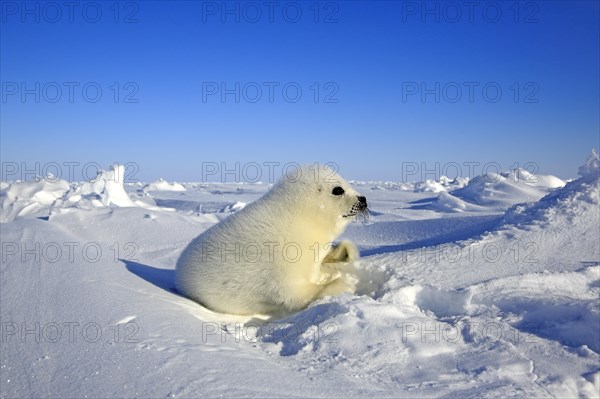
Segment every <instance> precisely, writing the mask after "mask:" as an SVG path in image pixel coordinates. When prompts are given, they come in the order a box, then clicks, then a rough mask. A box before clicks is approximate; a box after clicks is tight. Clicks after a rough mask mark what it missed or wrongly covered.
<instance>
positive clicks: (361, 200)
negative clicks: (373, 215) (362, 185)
mask: <svg viewBox="0 0 600 399" xmlns="http://www.w3.org/2000/svg"><path fill="white" fill-rule="evenodd" d="M357 198H358V202H360V204H361V205H362V207H363V209H364V208H366V207H367V199H366V198H365V197H363V196H362V195H359V196H357Z"/></svg>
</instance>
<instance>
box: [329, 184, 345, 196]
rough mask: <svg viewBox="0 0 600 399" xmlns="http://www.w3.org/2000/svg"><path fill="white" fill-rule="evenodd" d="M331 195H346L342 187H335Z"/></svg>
mask: <svg viewBox="0 0 600 399" xmlns="http://www.w3.org/2000/svg"><path fill="white" fill-rule="evenodd" d="M331 194H333V195H342V194H344V189H343V188H341V187H340V186H337V187H334V188H333V190H332V191H331Z"/></svg>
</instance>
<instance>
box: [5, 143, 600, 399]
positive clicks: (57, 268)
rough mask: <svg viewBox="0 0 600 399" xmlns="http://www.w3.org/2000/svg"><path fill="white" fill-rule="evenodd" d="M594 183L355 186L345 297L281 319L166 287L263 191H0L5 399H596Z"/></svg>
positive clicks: (234, 187) (35, 185)
mask: <svg viewBox="0 0 600 399" xmlns="http://www.w3.org/2000/svg"><path fill="white" fill-rule="evenodd" d="M599 169H600V162H599V160H598V155H597V154H596V153H595V152H593V153H592V154H591V155H590V157H589V158H588V159H587V161H586V162H585V163H584V165H583V166H582V167H581V168H580V169H579V174H580V178H579V179H577V180H573V181H570V182H569V183H566V184H565V183H564V182H563V181H561V180H560V179H558V178H555V177H552V176H538V175H533V174H530V173H528V172H527V171H524V170H516V171H512V172H509V173H503V174H496V175H487V176H480V177H475V178H474V179H472V180H471V181H469V182H468V184H467V182H466V181H460V182H457V181H451V180H450V179H438V180H439V181H436V182H431V181H429V182H422V183H393V182H352V183H353V185H355V186H356V187H357V188H358V190H359V191H361V192H362V193H363V194H364V195H366V196H367V198H368V200H369V204H370V208H371V209H372V216H371V218H370V220H369V221H368V222H366V223H354V224H352V225H351V226H350V227H349V228H348V229H347V230H346V232H345V233H344V235H343V236H342V237H341V238H348V239H352V240H353V241H355V242H356V244H357V245H358V246H359V248H360V250H361V254H362V258H361V260H360V263H359V265H358V274H359V277H360V282H359V285H358V291H357V293H356V294H354V295H350V294H345V295H342V296H339V297H335V298H324V299H321V300H319V301H317V302H315V303H313V304H311V305H310V306H309V307H308V308H306V309H304V310H302V311H300V312H298V313H295V314H293V315H291V316H288V317H286V318H284V319H279V320H275V319H268V318H265V317H261V316H259V315H256V316H253V317H240V316H232V315H223V314H217V313H214V312H211V311H209V310H207V309H205V308H203V307H202V306H200V305H199V304H197V303H195V302H192V301H190V300H188V299H186V298H183V297H181V296H179V295H178V294H177V292H176V291H175V289H174V283H173V268H174V265H175V262H176V260H177V258H178V256H179V254H180V252H181V251H182V250H183V248H184V247H185V245H186V244H187V243H188V242H189V241H190V240H191V239H193V238H194V237H195V236H197V235H198V234H199V233H200V232H202V231H204V230H205V229H207V228H208V227H210V226H212V225H213V224H214V223H218V222H219V221H220V220H223V219H224V218H226V217H227V216H228V213H230V212H234V211H236V210H239V209H241V208H242V207H243V206H244V205H245V204H247V203H250V202H252V201H254V200H255V199H257V198H258V197H260V195H262V194H263V193H264V192H266V191H267V190H268V189H269V185H266V184H255V185H242V184H233V183H231V184H225V183H222V184H221V183H215V184H197V183H195V184H187V183H186V184H185V185H181V188H183V189H184V190H181V189H180V188H179V186H180V185H175V184H171V183H167V182H165V181H162V180H161V181H158V182H155V183H151V184H149V185H146V186H140V185H124V184H123V169H122V167H118V166H117V167H114V168H112V169H111V170H109V171H107V172H103V173H101V174H100V175H99V176H98V178H97V179H95V180H94V181H93V182H84V183H67V182H65V181H50V179H41V180H39V181H37V182H10V183H9V182H3V183H2V185H1V186H0V190H1V191H0V210H1V214H0V220H1V221H2V224H1V225H0V226H1V228H2V263H1V269H0V277H1V280H0V284H1V287H0V288H1V291H0V310H1V317H2V320H1V327H2V338H1V350H0V396H1V397H7V398H8V397H62V398H75V397H84V396H90V397H133V396H136V397H165V396H167V397H200V396H203V397H204V396H206V397H216V396H226V397H240V396H243V397H249V396H250V397H411V398H414V397H478V398H479V397H508V396H513V397H514V396H517V397H585V398H594V397H595V398H597V397H598V396H600V366H599V364H600V300H599V295H600V237H599V236H600V211H599V209H600V204H599V196H600V183H599V178H598V174H599ZM174 187H176V189H175V190H174V189H173V188H174ZM432 194H433V196H432Z"/></svg>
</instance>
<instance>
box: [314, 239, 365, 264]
mask: <svg viewBox="0 0 600 399" xmlns="http://www.w3.org/2000/svg"><path fill="white" fill-rule="evenodd" d="M359 256H360V255H359V252H358V248H356V245H354V243H353V242H352V241H349V240H342V241H340V242H339V243H338V244H335V245H333V246H332V248H331V250H330V251H329V252H328V253H327V255H325V259H323V263H337V262H352V261H355V260H356V259H358V258H359Z"/></svg>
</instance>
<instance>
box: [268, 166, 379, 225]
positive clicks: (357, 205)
mask: <svg viewBox="0 0 600 399" xmlns="http://www.w3.org/2000/svg"><path fill="white" fill-rule="evenodd" d="M272 191H273V193H274V194H275V195H278V194H281V195H285V196H286V197H288V198H287V201H285V203H287V204H292V205H293V208H294V209H292V210H290V211H292V212H293V213H295V214H300V215H302V216H304V217H307V216H309V218H308V220H311V221H313V222H314V223H316V224H320V225H327V226H328V227H329V228H328V229H327V230H330V231H331V232H332V233H333V234H335V235H336V236H337V235H338V234H339V233H341V231H342V230H343V229H344V227H345V226H346V225H347V224H348V222H350V221H351V220H353V219H354V218H355V217H363V218H364V217H366V216H367V215H368V212H369V211H368V208H367V199H366V198H365V197H364V196H363V195H361V194H360V193H358V192H357V191H356V190H354V189H353V188H352V186H350V184H349V183H348V182H347V181H346V180H344V179H343V178H342V177H341V176H339V175H338V174H337V173H336V171H335V170H334V169H332V168H331V167H330V166H328V165H320V164H312V165H307V166H303V167H298V168H294V169H293V170H289V171H288V173H286V175H285V176H284V177H283V178H282V179H281V180H280V181H279V183H277V184H276V185H275V186H274V187H273V190H272Z"/></svg>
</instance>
